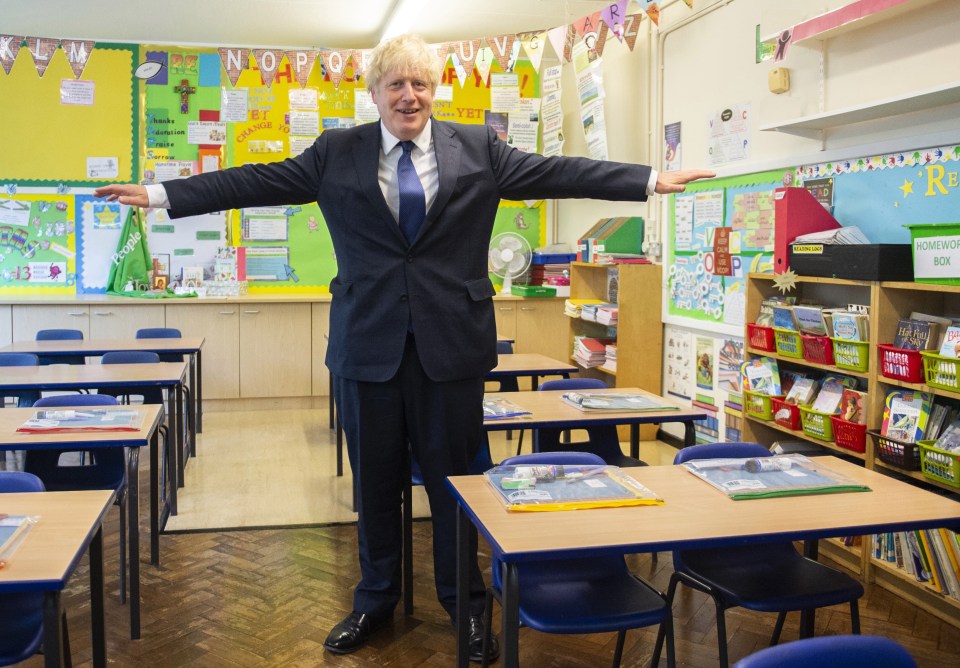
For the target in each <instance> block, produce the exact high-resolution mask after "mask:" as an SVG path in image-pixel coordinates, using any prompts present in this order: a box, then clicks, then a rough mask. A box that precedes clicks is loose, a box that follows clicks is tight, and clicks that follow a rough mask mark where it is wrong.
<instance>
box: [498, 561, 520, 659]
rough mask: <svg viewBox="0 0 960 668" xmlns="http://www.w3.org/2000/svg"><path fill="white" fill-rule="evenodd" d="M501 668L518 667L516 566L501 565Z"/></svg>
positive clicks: (518, 621)
mask: <svg viewBox="0 0 960 668" xmlns="http://www.w3.org/2000/svg"><path fill="white" fill-rule="evenodd" d="M502 566H503V571H502V573H503V629H502V631H501V634H500V635H501V638H502V641H503V666H504V668H517V666H519V665H520V582H519V579H520V578H519V573H518V569H517V565H516V564H513V563H504V564H503V565H502Z"/></svg>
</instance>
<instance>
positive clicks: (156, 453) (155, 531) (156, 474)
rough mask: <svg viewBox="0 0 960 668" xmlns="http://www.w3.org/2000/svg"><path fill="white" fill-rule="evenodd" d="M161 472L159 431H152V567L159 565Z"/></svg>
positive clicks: (162, 485) (162, 486)
mask: <svg viewBox="0 0 960 668" xmlns="http://www.w3.org/2000/svg"><path fill="white" fill-rule="evenodd" d="M167 470H169V460H168V461H167ZM161 471H162V467H161V466H160V430H159V429H154V430H153V433H152V434H150V563H151V564H153V565H154V566H159V565H160V490H161V489H163V488H164V484H163V479H162V477H161V476H162V473H161Z"/></svg>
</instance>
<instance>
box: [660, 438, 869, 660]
mask: <svg viewBox="0 0 960 668" xmlns="http://www.w3.org/2000/svg"><path fill="white" fill-rule="evenodd" d="M769 456H771V453H770V451H769V450H768V449H767V448H765V447H764V446H762V445H760V444H759V443H707V444H704V445H694V446H691V447H688V448H684V449H682V450H680V451H679V452H677V455H676V457H675V458H674V460H673V463H674V464H682V463H683V462H686V461H690V460H694V459H717V458H724V457H769ZM744 503H749V502H746V501H745V502H744ZM754 503H759V502H754ZM673 568H674V573H673V575H671V576H670V587H669V589H668V591H667V598H668V599H669V600H670V602H671V603H672V602H673V597H674V594H675V593H676V589H677V585H678V584H679V583H680V582H683V583H684V584H686V585H687V586H689V587H693V588H694V589H697V590H699V591H702V592H705V593H706V594H709V595H710V597H711V598H713V602H714V605H715V606H716V609H717V645H718V646H719V651H720V666H721V668H726V666H727V663H728V659H727V631H726V624H725V623H724V611H725V610H726V609H727V608H733V607H742V608H747V609H748V610H756V611H758V612H776V613H777V623H776V626H775V627H774V630H773V636H772V638H771V639H770V644H771V645H776V644H777V642H778V641H779V640H780V633H781V631H782V630H783V622H784V620H785V619H786V616H787V613H788V612H792V611H795V610H810V609H815V608H822V607H825V606H829V605H838V604H840V603H849V604H850V620H851V625H852V627H853V633H855V634H859V633H860V610H859V607H858V604H857V600H858V599H859V598H860V597H861V596H863V586H862V585H861V584H860V583H859V582H857V581H856V580H854V579H853V578H851V577H850V576H849V575H846V574H845V573H842V572H840V571H838V570H836V569H833V568H830V567H829V566H824V565H823V564H821V563H818V562H816V561H814V560H812V559H808V558H806V557H804V556H803V555H801V554H800V553H799V552H797V550H796V548H795V547H794V546H793V543H791V542H789V541H788V542H780V543H763V544H759V545H744V546H735V547H723V548H710V549H702V550H674V552H673ZM660 641H661V638H660V637H658V638H657V646H656V648H655V649H654V657H655V658H656V657H658V656H659V653H660Z"/></svg>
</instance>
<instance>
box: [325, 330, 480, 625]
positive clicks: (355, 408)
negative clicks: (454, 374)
mask: <svg viewBox="0 0 960 668" xmlns="http://www.w3.org/2000/svg"><path fill="white" fill-rule="evenodd" d="M334 382H335V383H336V397H337V407H338V410H339V412H340V416H341V419H342V421H343V428H344V433H345V435H346V439H347V452H348V455H349V458H350V466H351V468H352V469H353V473H354V479H355V480H356V481H357V483H356V484H357V486H358V487H357V506H358V507H357V510H358V512H359V521H358V524H357V531H358V536H359V551H360V574H361V579H360V584H358V585H357V588H356V590H355V591H354V605H353V607H354V609H355V610H357V611H359V612H365V613H368V614H370V615H372V616H374V617H377V618H380V617H384V616H389V615H390V614H392V612H393V609H394V607H396V605H397V603H398V602H399V600H400V594H401V566H402V550H403V542H402V539H401V536H402V533H401V532H402V517H401V502H402V490H403V484H404V476H405V475H408V474H407V473H406V472H407V471H408V470H409V469H408V465H407V452H408V447H407V443H408V442H409V444H410V446H411V447H412V449H413V453H414V456H415V457H416V459H417V462H418V463H419V464H420V469H421V471H422V472H423V476H424V487H425V489H426V492H427V497H428V499H429V501H430V513H431V515H432V519H433V558H434V577H435V582H436V587H437V598H438V599H439V600H440V604H441V605H442V606H443V607H444V609H445V610H446V611H447V612H448V613H449V614H450V617H451V619H453V618H454V617H455V611H456V564H457V559H456V545H457V540H456V527H457V523H456V501H455V500H454V498H453V496H452V495H451V494H450V492H449V491H448V490H447V488H446V484H445V479H446V477H447V476H450V475H464V474H466V473H467V468H468V464H469V462H471V461H472V460H473V458H474V456H475V455H476V452H477V448H478V447H479V443H480V434H481V430H482V428H483V411H482V409H481V403H482V397H483V379H482V378H472V379H469V380H459V381H451V382H436V381H433V380H430V379H429V378H428V377H427V375H426V374H425V373H424V371H423V367H422V366H421V364H420V357H419V355H418V354H417V350H416V345H415V343H414V339H413V336H412V335H410V336H408V337H407V343H406V346H405V349H404V354H403V361H402V362H401V364H400V368H399V370H398V371H397V373H396V375H395V376H394V377H393V378H391V379H390V380H388V381H386V382H378V383H371V382H363V381H355V380H350V379H346V378H340V377H335V381H334ZM471 551H472V553H473V554H472V558H471V562H472V564H473V566H472V571H473V572H472V574H471V584H470V612H471V614H481V613H482V611H483V607H484V584H483V578H482V576H481V575H480V569H479V567H478V566H477V556H476V555H477V535H476V531H475V530H474V531H473V536H472V540H471Z"/></svg>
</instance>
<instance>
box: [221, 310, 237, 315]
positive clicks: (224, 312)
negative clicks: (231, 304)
mask: <svg viewBox="0 0 960 668" xmlns="http://www.w3.org/2000/svg"><path fill="white" fill-rule="evenodd" d="M234 313H236V311H220V315H233V314H234Z"/></svg>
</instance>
